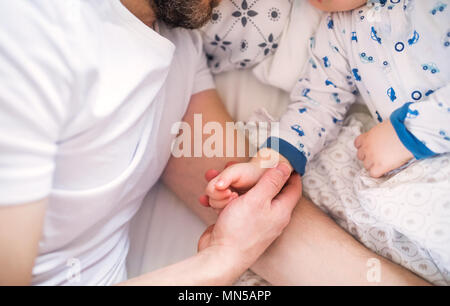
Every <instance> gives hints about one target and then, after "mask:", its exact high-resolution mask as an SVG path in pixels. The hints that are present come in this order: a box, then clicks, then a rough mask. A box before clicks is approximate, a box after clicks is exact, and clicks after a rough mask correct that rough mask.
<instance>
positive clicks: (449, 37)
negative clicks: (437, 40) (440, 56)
mask: <svg viewBox="0 0 450 306" xmlns="http://www.w3.org/2000/svg"><path fill="white" fill-rule="evenodd" d="M442 44H443V45H444V47H446V48H447V47H448V46H450V31H448V32H447V33H445V35H444V38H443V39H442Z"/></svg>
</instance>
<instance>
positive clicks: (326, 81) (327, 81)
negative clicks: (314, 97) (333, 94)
mask: <svg viewBox="0 0 450 306" xmlns="http://www.w3.org/2000/svg"><path fill="white" fill-rule="evenodd" d="M325 85H326V86H333V87H334V88H337V86H336V85H334V83H333V82H331V81H330V80H328V79H326V80H325Z"/></svg>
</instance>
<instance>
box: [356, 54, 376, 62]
mask: <svg viewBox="0 0 450 306" xmlns="http://www.w3.org/2000/svg"><path fill="white" fill-rule="evenodd" d="M359 57H360V59H361V62H363V63H366V64H371V63H373V62H374V61H375V60H374V58H373V56H371V55H367V54H366V52H362V53H360V54H359Z"/></svg>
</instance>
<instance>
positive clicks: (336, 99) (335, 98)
mask: <svg viewBox="0 0 450 306" xmlns="http://www.w3.org/2000/svg"><path fill="white" fill-rule="evenodd" d="M331 98H332V99H333V100H334V102H336V103H337V104H339V103H341V99H339V95H338V94H337V93H335V92H334V93H332V94H331Z"/></svg>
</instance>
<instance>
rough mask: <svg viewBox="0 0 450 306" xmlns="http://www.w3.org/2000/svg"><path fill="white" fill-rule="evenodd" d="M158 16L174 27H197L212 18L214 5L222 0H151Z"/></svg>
mask: <svg viewBox="0 0 450 306" xmlns="http://www.w3.org/2000/svg"><path fill="white" fill-rule="evenodd" d="M149 1H150V4H151V6H152V8H153V10H154V11H155V15H156V18H158V20H161V21H164V22H165V23H166V24H167V25H169V26H172V27H182V28H186V29H197V28H200V27H201V26H203V25H204V24H205V23H206V22H207V21H208V20H209V19H210V18H211V14H212V10H213V8H214V7H216V6H217V5H219V2H220V0H211V1H210V3H209V4H205V3H204V2H205V1H203V0H149Z"/></svg>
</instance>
